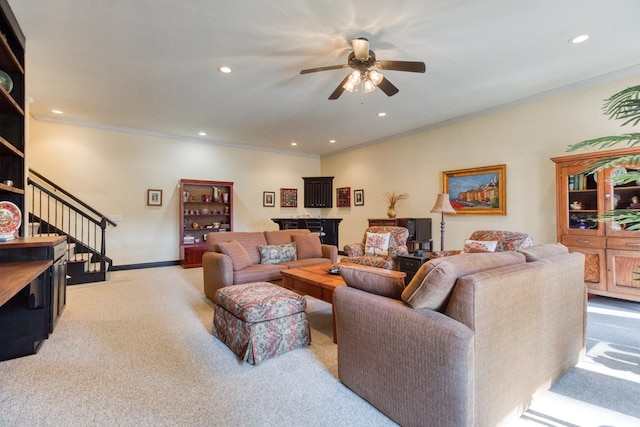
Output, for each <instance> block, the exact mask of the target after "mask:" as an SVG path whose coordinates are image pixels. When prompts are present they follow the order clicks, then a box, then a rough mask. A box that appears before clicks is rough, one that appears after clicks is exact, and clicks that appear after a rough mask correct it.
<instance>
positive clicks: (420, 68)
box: [376, 61, 426, 73]
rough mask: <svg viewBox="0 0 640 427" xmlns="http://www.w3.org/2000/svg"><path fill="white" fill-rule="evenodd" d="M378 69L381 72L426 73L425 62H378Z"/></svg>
mask: <svg viewBox="0 0 640 427" xmlns="http://www.w3.org/2000/svg"><path fill="white" fill-rule="evenodd" d="M376 67H378V68H380V69H381V70H392V71H409V72H411V73H424V72H425V70H426V66H425V65H424V62H416V61H376Z"/></svg>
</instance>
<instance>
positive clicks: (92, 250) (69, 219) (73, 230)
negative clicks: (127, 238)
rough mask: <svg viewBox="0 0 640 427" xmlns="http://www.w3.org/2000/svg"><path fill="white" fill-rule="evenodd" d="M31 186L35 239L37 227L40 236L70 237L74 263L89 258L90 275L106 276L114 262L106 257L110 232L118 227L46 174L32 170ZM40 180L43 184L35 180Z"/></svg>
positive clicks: (31, 213) (28, 181) (30, 201)
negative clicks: (92, 273) (74, 246)
mask: <svg viewBox="0 0 640 427" xmlns="http://www.w3.org/2000/svg"><path fill="white" fill-rule="evenodd" d="M29 174H30V175H29V177H28V179H27V185H28V186H29V189H30V192H29V194H30V196H29V200H28V201H27V205H28V206H27V208H28V212H29V222H30V224H29V232H28V235H33V234H35V233H34V230H35V225H34V226H33V230H32V224H33V223H36V224H37V226H38V234H59V235H66V236H67V242H68V243H74V244H75V245H76V248H75V251H74V253H72V254H70V261H71V260H73V258H74V257H77V255H78V254H83V253H84V254H88V256H89V261H90V264H89V268H90V270H89V272H95V271H97V269H96V268H95V265H96V263H99V265H100V267H99V271H101V272H103V273H104V272H106V271H107V264H109V266H110V264H111V262H112V261H111V259H110V258H108V257H107V256H106V229H107V227H108V226H109V225H111V226H114V227H117V224H116V223H115V222H113V221H111V220H110V219H109V218H107V217H106V216H105V215H103V214H101V213H100V212H98V211H97V210H96V209H94V208H92V207H91V206H89V205H88V204H87V203H85V202H83V201H82V200H80V199H78V198H77V197H76V196H74V195H73V194H71V193H69V192H68V191H66V190H65V189H63V188H62V187H60V186H59V185H57V184H55V183H54V182H52V181H51V180H49V179H47V178H46V177H44V176H43V175H42V174H40V173H38V172H36V171H34V170H33V169H29ZM32 176H34V177H36V178H37V179H38V180H39V181H35V180H33V179H32V178H31V177H32Z"/></svg>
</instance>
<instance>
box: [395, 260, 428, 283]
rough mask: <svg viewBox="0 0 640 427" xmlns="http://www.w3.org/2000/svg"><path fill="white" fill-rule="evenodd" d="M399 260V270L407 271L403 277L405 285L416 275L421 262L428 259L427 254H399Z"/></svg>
mask: <svg viewBox="0 0 640 427" xmlns="http://www.w3.org/2000/svg"><path fill="white" fill-rule="evenodd" d="M398 259H399V261H400V271H402V272H404V273H407V277H405V278H404V282H405V285H408V284H409V282H411V279H413V276H415V275H416V273H417V272H418V270H420V267H422V264H424V263H425V262H427V261H429V257H428V256H415V255H400V256H398Z"/></svg>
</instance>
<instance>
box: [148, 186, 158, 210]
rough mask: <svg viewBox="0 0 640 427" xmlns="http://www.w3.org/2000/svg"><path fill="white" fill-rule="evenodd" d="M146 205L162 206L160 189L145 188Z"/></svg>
mask: <svg viewBox="0 0 640 427" xmlns="http://www.w3.org/2000/svg"><path fill="white" fill-rule="evenodd" d="M147 206H162V190H147Z"/></svg>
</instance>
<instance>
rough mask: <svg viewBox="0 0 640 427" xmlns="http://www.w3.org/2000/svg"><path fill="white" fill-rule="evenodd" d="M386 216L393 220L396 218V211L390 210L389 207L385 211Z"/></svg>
mask: <svg viewBox="0 0 640 427" xmlns="http://www.w3.org/2000/svg"><path fill="white" fill-rule="evenodd" d="M387 216H388V217H389V218H395V217H396V210H395V209H394V208H392V207H391V206H389V210H388V211H387Z"/></svg>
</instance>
